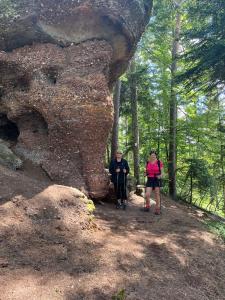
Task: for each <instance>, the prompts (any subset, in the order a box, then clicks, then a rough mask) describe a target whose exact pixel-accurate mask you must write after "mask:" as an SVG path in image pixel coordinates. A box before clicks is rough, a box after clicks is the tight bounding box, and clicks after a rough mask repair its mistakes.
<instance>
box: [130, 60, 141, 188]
mask: <svg viewBox="0 0 225 300" xmlns="http://www.w3.org/2000/svg"><path fill="white" fill-rule="evenodd" d="M135 71H136V68H135V60H132V62H131V66H130V72H131V80H130V98H131V113H132V148H133V157H134V177H135V179H136V184H140V171H139V128H138V103H137V82H136V74H135Z"/></svg>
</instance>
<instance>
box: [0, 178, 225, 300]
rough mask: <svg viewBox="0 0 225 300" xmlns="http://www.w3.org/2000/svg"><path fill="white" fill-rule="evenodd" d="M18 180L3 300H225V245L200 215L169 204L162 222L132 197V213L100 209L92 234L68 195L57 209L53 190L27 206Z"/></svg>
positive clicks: (9, 214)
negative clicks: (120, 297)
mask: <svg viewBox="0 0 225 300" xmlns="http://www.w3.org/2000/svg"><path fill="white" fill-rule="evenodd" d="M20 177H21V176H20ZM4 178H5V176H4ZM0 179H1V180H3V178H0ZM14 179H15V178H14ZM14 179H13V177H12V176H11V178H10V180H11V183H12V182H13V180H14ZM16 180H17V184H18V189H19V191H20V194H17V195H16V196H15V194H16V188H15V189H14V193H13V195H12V196H11V198H7V199H6V198H5V199H2V200H0V214H1V222H0V299H1V300H9V299H10V300H14V299H15V300H17V299H18V300H22V299H23V300H24V299H29V300H30V299H32V300H39V299H40V300H55V299H65V300H81V299H87V300H101V299H102V300H103V299H105V300H106V299H107V300H108V299H111V298H112V296H113V295H115V294H116V293H118V292H119V291H121V290H122V289H125V294H126V299H128V300H145V299H146V300H151V299H153V300H154V299H165V300H170V299H171V300H176V299H177V300H178V299H179V300H180V299H188V300H189V299H193V300H196V299H198V300H202V299H210V300H212V299H213V300H223V299H225V285H224V282H225V245H224V244H223V243H222V242H221V241H220V240H218V239H217V238H216V237H215V236H214V235H213V234H211V233H209V232H207V230H206V229H205V227H204V226H203V225H202V223H201V222H200V221H199V220H198V217H197V215H196V213H195V212H194V211H192V210H189V209H188V208H186V207H183V206H180V205H177V204H175V203H173V202H171V201H169V200H165V199H164V201H163V206H164V208H163V215H162V216H160V217H158V216H155V215H154V214H153V212H150V213H144V212H143V211H141V210H140V207H142V204H143V199H142V198H141V197H138V196H133V197H132V201H131V202H130V204H129V207H128V209H127V211H122V210H119V211H118V210H116V209H115V208H114V206H113V205H112V204H105V205H97V206H96V211H95V218H94V222H93V221H91V220H90V226H89V227H88V226H83V225H82V224H83V223H82V222H80V220H81V219H82V214H81V213H80V210H78V206H77V204H76V205H75V204H73V202H71V201H75V200H73V199H72V198H73V195H70V194H68V190H66V192H64V194H62V199H58V198H59V196H57V197H58V198H57V199H58V200H57V201H58V202H57V203H59V204H57V205H58V206H55V207H54V208H53V207H52V206H50V204H49V203H50V202H51V203H52V204H54V201H55V200H54V199H55V198H54V197H56V195H58V190H54V189H55V188H54V187H53V188H51V193H55V195H53V194H51V193H49V191H50V190H49V188H48V186H49V183H47V182H46V183H45V184H42V185H40V186H37V185H35V189H34V190H33V191H32V192H31V191H30V193H29V197H32V198H28V196H27V190H26V189H25V187H26V186H27V187H29V189H31V186H32V184H31V183H30V185H29V186H28V185H27V184H26V180H25V178H22V182H23V183H24V182H25V184H22V182H20V181H19V180H20V179H18V178H16ZM2 186H3V187H4V193H5V195H6V194H7V189H6V187H7V185H6V184H5V185H4V184H3V185H2ZM23 189H24V190H26V193H25V192H24V193H23V191H22V190H23ZM9 191H10V189H9ZM9 191H8V192H9ZM37 193H39V194H38V195H37ZM53 196H54V197H53ZM15 197H16V198H15ZM70 197H71V199H70ZM24 201H25V202H24ZM37 203H38V205H39V207H38V209H39V212H38V217H37V216H36V217H35V218H34V214H33V215H32V210H34V206H35V205H36V204H37ZM55 203H56V202H55ZM55 205H56V204H55ZM44 206H45V207H44ZM36 209H37V207H36ZM43 209H45V213H43ZM29 210H30V213H28V211H29ZM78 212H79V214H78ZM73 216H78V217H76V218H75V219H74V217H73Z"/></svg>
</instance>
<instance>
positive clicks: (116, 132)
mask: <svg viewBox="0 0 225 300" xmlns="http://www.w3.org/2000/svg"><path fill="white" fill-rule="evenodd" d="M120 90H121V81H120V80H119V79H118V80H117V82H116V85H115V88H114V94H113V103H114V120H113V128H112V143H111V159H113V158H114V157H115V153H116V150H117V149H118V139H119V112H120Z"/></svg>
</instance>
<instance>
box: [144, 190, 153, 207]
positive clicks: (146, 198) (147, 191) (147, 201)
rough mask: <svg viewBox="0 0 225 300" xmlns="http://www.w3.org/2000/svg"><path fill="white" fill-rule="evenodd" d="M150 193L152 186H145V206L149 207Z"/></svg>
mask: <svg viewBox="0 0 225 300" xmlns="http://www.w3.org/2000/svg"><path fill="white" fill-rule="evenodd" d="M151 193H152V188H151V187H146V192H145V200H146V207H150V197H151Z"/></svg>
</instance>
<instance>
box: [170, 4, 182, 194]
mask: <svg viewBox="0 0 225 300" xmlns="http://www.w3.org/2000/svg"><path fill="white" fill-rule="evenodd" d="M180 28H181V15H180V12H179V10H177V13H176V27H175V33H174V39H173V47H172V65H171V98H170V134H169V162H168V173H169V194H170V196H171V197H172V198H173V199H174V200H176V197H177V192H176V152H177V143H176V138H177V130H176V127H177V99H176V92H175V75H176V71H177V54H178V48H179V39H180Z"/></svg>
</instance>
